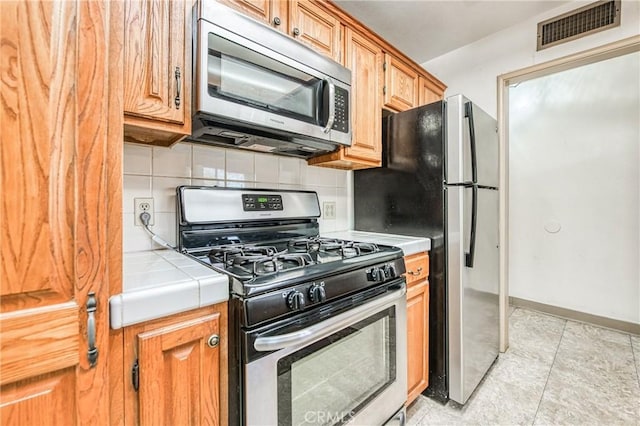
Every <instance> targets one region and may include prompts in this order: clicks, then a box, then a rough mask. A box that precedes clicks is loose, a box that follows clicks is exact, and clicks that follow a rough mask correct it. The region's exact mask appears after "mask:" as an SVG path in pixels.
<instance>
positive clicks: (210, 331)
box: [138, 313, 221, 425]
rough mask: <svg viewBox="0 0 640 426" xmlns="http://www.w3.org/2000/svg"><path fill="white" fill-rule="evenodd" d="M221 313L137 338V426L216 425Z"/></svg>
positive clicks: (170, 326)
mask: <svg viewBox="0 0 640 426" xmlns="http://www.w3.org/2000/svg"><path fill="white" fill-rule="evenodd" d="M214 336H217V338H218V339H219V338H220V313H214V314H211V315H205V316H201V317H198V318H195V319H191V320H188V321H184V322H180V323H177V324H173V325H168V326H166V327H161V328H159V329H156V330H151V331H148V332H144V333H140V334H139V335H138V357H139V368H140V388H139V396H138V398H139V399H138V407H139V408H138V409H139V421H140V424H142V425H162V424H166V425H186V424H190V425H197V424H208V425H211V424H213V425H219V424H220V408H221V407H220V403H221V401H220V345H219V340H218V341H217V342H214V341H212V340H210V339H215V337H214Z"/></svg>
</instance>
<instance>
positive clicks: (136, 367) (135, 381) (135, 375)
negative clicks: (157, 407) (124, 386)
mask: <svg viewBox="0 0 640 426" xmlns="http://www.w3.org/2000/svg"><path fill="white" fill-rule="evenodd" d="M131 384H132V385H133V389H134V390H135V391H136V392H138V389H139V388H140V364H138V359H136V360H135V361H134V362H133V367H131Z"/></svg>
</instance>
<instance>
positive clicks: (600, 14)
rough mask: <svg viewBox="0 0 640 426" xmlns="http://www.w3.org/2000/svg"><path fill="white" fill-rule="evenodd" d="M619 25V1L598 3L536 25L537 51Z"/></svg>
mask: <svg viewBox="0 0 640 426" xmlns="http://www.w3.org/2000/svg"><path fill="white" fill-rule="evenodd" d="M618 25H620V0H611V1H598V2H596V3H593V4H590V5H587V6H585V7H581V8H580V9H576V10H572V11H571V12H567V13H565V14H562V15H560V16H556V17H555V18H551V19H547V20H546V21H543V22H540V23H539V24H538V50H542V49H546V48H547V47H551V46H555V45H556V44H560V43H564V42H567V41H571V40H575V39H577V38H580V37H584V36H586V35H589V34H593V33H597V32H598V31H603V30H606V29H609V28H613V27H617V26H618Z"/></svg>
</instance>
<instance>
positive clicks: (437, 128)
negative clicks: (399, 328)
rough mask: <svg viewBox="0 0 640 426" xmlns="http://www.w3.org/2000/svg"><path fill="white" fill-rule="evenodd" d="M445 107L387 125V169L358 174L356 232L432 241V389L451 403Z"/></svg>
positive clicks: (398, 117)
mask: <svg viewBox="0 0 640 426" xmlns="http://www.w3.org/2000/svg"><path fill="white" fill-rule="evenodd" d="M445 107H446V104H445V103H444V102H435V103H432V104H429V105H425V106H422V107H419V108H414V109H411V110H408V111H405V112H402V113H398V114H392V115H390V116H388V117H385V118H384V119H383V123H382V135H383V141H382V151H383V158H382V167H380V168H375V169H367V170H357V171H355V172H354V216H355V222H354V228H355V229H356V230H359V231H368V232H383V233H390V234H402V235H413V236H419V237H429V238H430V239H431V251H430V256H429V287H430V293H429V296H430V301H429V387H428V388H427V391H426V392H425V393H426V394H428V395H429V396H431V397H434V398H436V399H439V400H442V401H445V400H446V399H447V398H448V377H447V372H448V365H447V363H448V357H447V310H446V308H447V289H446V276H445V267H446V251H445V222H444V220H445V217H446V216H445V205H444V187H443V181H444V167H445V161H444V160H445V159H444V150H445V128H446V127H445V122H444V117H445V116H446V115H445Z"/></svg>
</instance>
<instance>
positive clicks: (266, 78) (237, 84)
mask: <svg viewBox="0 0 640 426" xmlns="http://www.w3.org/2000/svg"><path fill="white" fill-rule="evenodd" d="M208 39H209V49H208V50H209V55H208V63H207V74H208V75H207V82H208V94H209V96H213V97H220V98H224V99H226V100H228V101H231V102H235V103H238V104H246V105H250V106H252V107H256V108H261V109H264V110H265V111H272V112H274V113H276V114H278V115H282V116H285V117H291V118H295V119H297V120H301V121H305V122H308V123H311V124H314V125H320V122H321V117H320V116H319V111H318V108H317V105H318V104H320V102H319V99H318V97H319V96H320V95H321V94H322V86H323V84H324V80H323V79H321V78H318V77H315V76H313V75H309V74H307V73H304V72H303V71H300V70H298V69H295V68H293V67H291V66H288V65H286V64H283V63H281V62H279V61H276V60H274V59H272V58H269V57H266V56H264V55H262V54H259V53H258V52H255V51H253V50H251V49H248V48H246V47H244V46H241V45H238V44H236V43H233V42H232V41H230V40H227V39H225V38H223V37H220V36H218V35H215V34H209V37H208Z"/></svg>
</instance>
